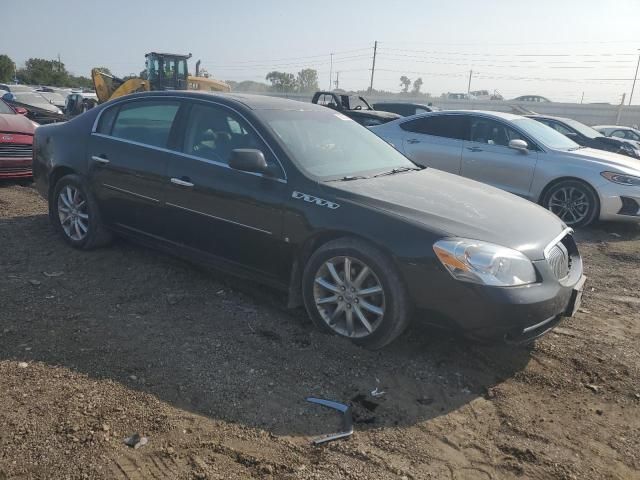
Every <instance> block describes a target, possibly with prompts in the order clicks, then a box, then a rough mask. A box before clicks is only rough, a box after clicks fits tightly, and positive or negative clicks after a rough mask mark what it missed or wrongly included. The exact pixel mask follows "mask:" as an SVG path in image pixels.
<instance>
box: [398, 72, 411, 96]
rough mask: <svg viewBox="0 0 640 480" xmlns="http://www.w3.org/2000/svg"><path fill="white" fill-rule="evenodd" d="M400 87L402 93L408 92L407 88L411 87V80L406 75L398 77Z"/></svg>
mask: <svg viewBox="0 0 640 480" xmlns="http://www.w3.org/2000/svg"><path fill="white" fill-rule="evenodd" d="M400 86H401V87H402V91H403V92H404V93H407V92H408V91H409V87H410V86H411V80H409V77H407V76H406V75H403V76H401V77H400Z"/></svg>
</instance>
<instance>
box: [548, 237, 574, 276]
mask: <svg viewBox="0 0 640 480" xmlns="http://www.w3.org/2000/svg"><path fill="white" fill-rule="evenodd" d="M571 234H573V230H572V229H571V228H566V229H565V230H563V232H562V233H561V234H560V235H558V236H557V237H556V238H554V239H553V240H552V241H551V243H549V245H547V248H545V249H544V258H545V259H546V260H547V263H548V264H549V267H550V268H551V271H552V272H553V274H554V276H555V277H556V278H557V279H558V280H563V279H565V278H567V276H568V275H569V272H570V271H571V257H570V255H569V251H568V250H567V247H565V246H564V244H563V243H562V241H563V240H564V239H565V238H566V237H567V235H571Z"/></svg>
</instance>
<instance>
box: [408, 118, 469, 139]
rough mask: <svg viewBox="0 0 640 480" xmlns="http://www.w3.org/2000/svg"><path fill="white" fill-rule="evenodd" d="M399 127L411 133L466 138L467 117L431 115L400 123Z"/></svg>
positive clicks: (467, 136)
mask: <svg viewBox="0 0 640 480" xmlns="http://www.w3.org/2000/svg"><path fill="white" fill-rule="evenodd" d="M400 128H402V129H403V130H407V131H409V132H413V133H422V134H425V135H433V136H436V137H445V138H453V139H456V140H467V139H468V138H469V117H468V116H467V115H433V116H427V117H422V118H417V119H415V120H411V121H409V122H405V123H402V124H400Z"/></svg>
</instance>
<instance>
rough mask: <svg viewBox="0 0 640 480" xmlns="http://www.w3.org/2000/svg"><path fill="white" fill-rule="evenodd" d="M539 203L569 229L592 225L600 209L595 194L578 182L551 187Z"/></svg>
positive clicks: (568, 181) (566, 181) (573, 181)
mask: <svg viewBox="0 0 640 480" xmlns="http://www.w3.org/2000/svg"><path fill="white" fill-rule="evenodd" d="M541 203H542V206H543V207H545V208H546V209H548V210H550V211H551V212H553V213H555V214H556V215H557V216H558V217H560V219H561V220H562V221H563V222H564V223H566V224H567V225H568V226H569V227H584V226H587V225H589V224H591V223H593V222H594V221H595V220H596V218H597V217H598V212H599V209H600V203H599V201H598V195H597V194H596V192H595V191H594V190H593V188H591V187H590V186H589V185H587V184H586V183H584V182H582V181H580V180H563V181H560V182H558V183H556V184H554V185H552V186H551V187H550V188H549V189H548V190H547V191H546V192H545V194H544V197H543V198H542V202H541Z"/></svg>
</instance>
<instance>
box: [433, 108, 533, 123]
mask: <svg viewBox="0 0 640 480" xmlns="http://www.w3.org/2000/svg"><path fill="white" fill-rule="evenodd" d="M447 113H469V114H480V115H487V116H494V117H498V118H501V119H503V120H507V121H510V120H518V119H520V118H522V115H514V114H513V113H506V112H495V111H493V110H444V111H441V112H430V113H423V114H421V115H432V114H434V115H443V114H444V115H446V114H447Z"/></svg>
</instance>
